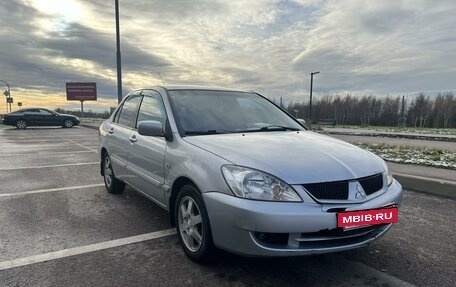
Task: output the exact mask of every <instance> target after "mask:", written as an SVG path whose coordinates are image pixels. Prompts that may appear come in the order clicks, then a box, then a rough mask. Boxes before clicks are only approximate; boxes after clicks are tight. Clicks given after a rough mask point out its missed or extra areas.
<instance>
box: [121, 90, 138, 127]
mask: <svg viewBox="0 0 456 287" xmlns="http://www.w3.org/2000/svg"><path fill="white" fill-rule="evenodd" d="M140 102H141V96H140V95H138V94H133V95H131V96H129V97H128V99H127V100H126V101H125V102H124V104H123V106H122V110H121V111H120V115H119V121H118V123H119V125H123V126H126V127H133V126H134V123H135V116H136V111H137V109H138V105H139V103H140Z"/></svg>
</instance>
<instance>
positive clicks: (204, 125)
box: [169, 90, 301, 134]
mask: <svg viewBox="0 0 456 287" xmlns="http://www.w3.org/2000/svg"><path fill="white" fill-rule="evenodd" d="M169 95H170V102H171V106H172V108H173V112H174V118H175V119H176V122H177V125H178V128H179V131H180V132H181V133H184V134H185V133H187V134H192V133H193V132H204V131H207V132H214V131H215V132H217V131H219V132H223V133H229V132H241V131H252V132H253V131H263V130H264V129H267V127H279V128H280V127H285V128H286V129H291V130H300V129H301V126H300V125H298V124H297V123H296V122H295V121H294V120H293V119H292V118H291V117H290V116H288V115H287V114H286V113H284V112H283V111H282V110H280V109H279V108H278V107H276V106H275V105H273V104H272V103H271V102H269V101H268V100H266V99H264V98H263V97H261V96H259V95H257V94H254V93H247V92H232V91H209V90H207V91H206V90H171V91H169Z"/></svg>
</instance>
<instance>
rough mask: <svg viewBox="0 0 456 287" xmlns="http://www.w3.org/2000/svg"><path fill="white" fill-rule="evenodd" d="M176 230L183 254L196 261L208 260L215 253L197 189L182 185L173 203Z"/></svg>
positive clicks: (206, 217)
mask: <svg viewBox="0 0 456 287" xmlns="http://www.w3.org/2000/svg"><path fill="white" fill-rule="evenodd" d="M174 210H175V218H176V231H177V236H178V237H179V242H180V244H181V246H182V249H183V250H184V252H185V254H186V255H187V256H188V257H189V258H190V259H191V260H193V261H195V262H197V263H206V262H209V261H210V260H211V259H212V258H213V256H214V253H215V251H216V250H215V246H214V243H213V241H212V231H211V227H210V224H209V217H208V215H207V211H206V207H205V205H204V202H203V198H202V197H201V194H200V192H199V191H198V189H197V188H196V187H195V186H193V185H185V186H183V187H182V188H181V189H180V191H179V193H178V195H177V198H176V203H175V209H174Z"/></svg>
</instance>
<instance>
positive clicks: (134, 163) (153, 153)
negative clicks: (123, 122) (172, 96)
mask: <svg viewBox="0 0 456 287" xmlns="http://www.w3.org/2000/svg"><path fill="white" fill-rule="evenodd" d="M142 95H143V100H142V102H141V106H140V108H139V112H138V118H137V122H136V125H135V131H134V133H133V134H132V136H131V139H130V143H129V144H127V154H128V173H129V175H128V180H129V181H130V182H129V183H130V184H131V185H132V186H134V187H135V188H137V189H139V190H141V191H142V192H143V193H145V194H146V195H148V196H149V197H150V198H151V199H152V200H154V201H156V202H157V203H159V204H161V205H164V198H165V194H164V191H163V189H162V186H163V184H164V180H165V167H164V164H165V150H166V140H165V138H164V137H162V136H161V137H152V136H142V135H140V134H138V132H137V126H138V123H139V122H141V121H147V120H149V121H150V120H152V121H159V122H161V123H162V125H163V127H164V126H165V122H166V113H165V108H164V105H163V101H162V99H161V96H160V94H159V93H158V92H157V91H154V90H144V91H143V93H142Z"/></svg>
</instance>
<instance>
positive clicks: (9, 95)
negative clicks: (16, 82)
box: [0, 80, 11, 112]
mask: <svg viewBox="0 0 456 287" xmlns="http://www.w3.org/2000/svg"><path fill="white" fill-rule="evenodd" d="M0 82H3V83H5V84H6V86H7V87H8V95H7V97H6V112H8V99H9V98H11V90H10V86H9V84H8V83H7V82H5V81H2V80H0ZM9 109H10V112H11V101H10V102H9Z"/></svg>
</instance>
